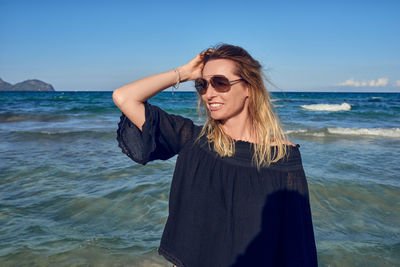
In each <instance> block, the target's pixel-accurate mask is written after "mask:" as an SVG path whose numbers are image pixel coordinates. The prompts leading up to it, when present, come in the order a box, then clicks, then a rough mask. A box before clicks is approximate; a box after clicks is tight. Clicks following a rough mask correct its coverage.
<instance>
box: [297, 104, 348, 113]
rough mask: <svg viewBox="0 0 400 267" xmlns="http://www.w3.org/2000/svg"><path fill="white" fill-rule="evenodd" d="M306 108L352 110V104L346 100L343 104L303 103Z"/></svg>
mask: <svg viewBox="0 0 400 267" xmlns="http://www.w3.org/2000/svg"><path fill="white" fill-rule="evenodd" d="M300 107H301V108H303V109H306V110H312V111H347V110H351V105H350V104H348V103H346V102H344V103H342V104H340V105H339V104H312V105H301V106H300Z"/></svg>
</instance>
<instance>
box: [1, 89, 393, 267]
mask: <svg viewBox="0 0 400 267" xmlns="http://www.w3.org/2000/svg"><path fill="white" fill-rule="evenodd" d="M271 96H272V104H273V106H274V109H275V111H276V113H277V114H278V116H279V118H280V121H281V122H282V125H283V128H284V130H285V132H286V133H287V135H288V137H289V139H290V140H291V141H292V142H294V143H296V144H299V145H300V152H301V155H302V159H303V166H304V170H305V173H306V176H307V180H308V184H309V192H310V203H311V211H312V219H313V224H314V233H315V240H316V246H317V252H318V262H319V266H326V267H333V266H368V267H369V266H379V267H382V266H400V160H399V159H400V93H326V92H312V93H311V92H272V93H271ZM149 102H150V103H152V104H154V105H158V106H159V107H161V108H163V109H164V110H166V111H167V112H170V113H174V114H178V115H182V116H185V117H188V118H190V119H192V120H193V121H194V122H195V123H196V124H199V125H200V124H202V122H203V121H204V118H202V117H201V116H200V115H199V114H198V112H197V95H196V93H195V92H175V93H172V92H163V93H160V94H158V95H157V96H155V97H153V98H152V99H150V100H149ZM120 115H121V112H120V111H119V110H118V108H117V107H116V106H115V105H114V103H113V101H112V92H2V93H0V225H1V227H0V266H139V267H140V266H150V267H152V266H154V267H156V266H168V267H171V266H172V264H170V263H169V262H168V261H166V260H165V259H164V258H163V257H162V256H159V255H158V253H157V248H158V245H159V242H160V238H161V234H162V231H163V228H164V224H165V222H166V219H167V216H168V196H169V189H170V184H171V178H172V174H173V171H174V165H175V160H176V157H174V158H171V159H169V160H166V161H154V162H151V163H148V164H147V165H146V166H142V165H139V164H137V163H135V162H133V161H131V160H130V159H129V158H128V157H127V156H126V155H124V154H122V152H121V149H120V148H119V147H118V145H117V141H116V132H117V127H118V122H119V118H120Z"/></svg>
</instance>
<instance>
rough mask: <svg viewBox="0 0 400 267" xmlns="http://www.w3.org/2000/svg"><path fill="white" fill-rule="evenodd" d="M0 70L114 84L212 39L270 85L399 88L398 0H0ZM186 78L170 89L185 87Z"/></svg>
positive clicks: (73, 86) (181, 59)
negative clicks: (256, 68) (244, 53)
mask: <svg viewBox="0 0 400 267" xmlns="http://www.w3.org/2000/svg"><path fill="white" fill-rule="evenodd" d="M0 11H1V16H0V36H1V37H0V78H2V79H3V80H5V81H7V82H10V83H13V84H14V83H17V82H20V81H24V80H27V79H34V78H36V79H39V80H42V81H45V82H48V83H50V84H52V85H53V86H54V87H55V89H56V90H58V91H69V90H114V89H115V88H118V87H120V86H122V85H124V84H126V83H129V82H131V81H134V80H136V79H139V78H141V77H144V76H147V75H151V74H154V73H157V72H163V71H167V70H170V69H172V68H175V67H178V66H180V65H183V64H184V63H186V62H187V61H189V60H190V59H191V58H192V57H194V56H195V54H196V53H199V52H200V51H202V50H203V49H205V48H207V47H210V46H213V45H215V44H218V43H222V42H224V43H231V44H235V45H240V46H242V47H244V48H245V49H247V50H248V51H249V52H250V53H251V54H252V55H253V57H254V58H256V59H258V60H259V61H260V62H261V63H262V64H263V66H264V69H265V73H266V75H267V76H268V77H269V78H270V79H271V80H272V82H273V83H274V84H275V85H276V86H277V87H275V88H274V87H271V86H270V89H271V90H275V91H315V90H321V91H359V90H363V91H378V92H379V91H397V92H399V91H400V49H399V47H400V34H399V33H400V31H399V29H400V1H388V0H380V1H378V0H376V1H369V0H364V1H352V0H348V1H341V0H336V1H218V2H217V1H216V2H214V1H193V2H191V1H75V0H71V1H55V0H54V1H40V0H37V1H18V0H0ZM192 87H193V86H192V83H186V84H183V85H181V87H180V90H192Z"/></svg>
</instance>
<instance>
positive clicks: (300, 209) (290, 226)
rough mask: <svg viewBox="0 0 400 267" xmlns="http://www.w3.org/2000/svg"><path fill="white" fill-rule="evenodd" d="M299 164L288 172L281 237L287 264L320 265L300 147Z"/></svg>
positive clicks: (297, 156)
mask: <svg viewBox="0 0 400 267" xmlns="http://www.w3.org/2000/svg"><path fill="white" fill-rule="evenodd" d="M293 157H294V158H297V161H298V165H299V166H301V167H298V168H297V169H293V170H290V171H288V172H287V177H286V179H285V180H286V181H285V189H286V190H285V197H284V199H283V209H284V210H283V214H282V216H283V217H284V218H282V223H283V229H284V230H283V231H282V232H281V235H282V236H281V238H282V240H283V241H284V242H282V245H283V248H282V249H283V254H284V255H285V261H286V264H285V266H318V262H317V251H316V245H315V238H314V229H313V223H312V216H311V207H310V200H309V190H308V183H307V179H306V175H305V172H304V169H303V167H302V163H301V156H300V151H299V150H298V149H296V150H295V151H294V154H293Z"/></svg>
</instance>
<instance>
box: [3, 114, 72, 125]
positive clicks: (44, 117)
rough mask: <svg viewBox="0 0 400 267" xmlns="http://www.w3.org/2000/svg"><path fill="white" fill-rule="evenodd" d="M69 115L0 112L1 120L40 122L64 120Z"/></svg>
mask: <svg viewBox="0 0 400 267" xmlns="http://www.w3.org/2000/svg"><path fill="white" fill-rule="evenodd" d="M68 118H69V117H68V116H67V115H58V114H23V113H14V112H6V113H2V114H0V123H1V122H23V121H40V122H52V121H63V120H67V119H68Z"/></svg>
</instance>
